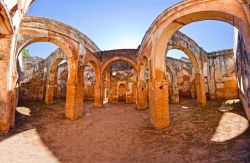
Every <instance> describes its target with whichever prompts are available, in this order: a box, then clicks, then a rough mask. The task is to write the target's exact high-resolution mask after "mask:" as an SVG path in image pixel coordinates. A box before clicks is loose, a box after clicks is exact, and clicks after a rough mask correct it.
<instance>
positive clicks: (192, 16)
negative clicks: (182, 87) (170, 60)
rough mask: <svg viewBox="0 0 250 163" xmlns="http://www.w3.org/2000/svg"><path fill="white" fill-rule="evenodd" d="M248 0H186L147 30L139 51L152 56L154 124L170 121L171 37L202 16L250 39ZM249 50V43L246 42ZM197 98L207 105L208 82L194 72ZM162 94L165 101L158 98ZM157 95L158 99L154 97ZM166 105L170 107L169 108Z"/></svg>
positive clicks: (152, 108)
mask: <svg viewBox="0 0 250 163" xmlns="http://www.w3.org/2000/svg"><path fill="white" fill-rule="evenodd" d="M246 5H247V2H246V1H240V0H228V1H225V0H209V1H207V0H198V1H197V0H189V1H183V2H181V3H178V4H176V5H174V6H173V7H170V8H168V9H167V10H165V11H164V12H163V13H162V14H161V15H159V16H158V17H157V18H156V20H155V21H154V22H153V24H152V25H151V26H150V28H149V30H148V31H147V33H146V35H145V36H144V39H143V41H142V44H141V47H140V50H139V52H138V55H139V57H138V59H139V60H140V59H141V57H140V56H143V55H148V58H150V59H152V73H153V74H152V77H153V82H152V83H151V85H150V87H152V88H155V89H153V90H152V91H153V94H154V99H151V100H150V119H151V122H152V123H153V124H154V126H155V128H158V129H161V128H165V127H167V126H169V125H170V117H169V104H168V102H167V98H168V89H167V85H168V84H167V81H166V79H164V72H165V54H166V49H167V46H168V43H169V41H170V39H171V37H172V36H173V35H174V33H175V32H176V31H178V30H179V29H180V28H181V27H183V26H185V25H187V24H190V23H192V22H197V21H202V20H218V21H223V22H227V23H229V24H231V25H233V26H235V27H237V28H238V29H239V30H240V31H241V32H242V33H243V34H244V36H245V37H246V44H247V45H249V43H250V18H249V17H248V15H247V14H248V13H247V9H246ZM247 51H250V46H247ZM195 78H196V80H195V85H196V91H197V92H198V94H197V102H198V105H200V106H205V105H206V100H205V97H206V96H205V92H204V91H202V90H203V89H204V87H205V82H204V79H203V76H202V74H200V73H196V74H195ZM159 98H161V99H162V100H163V101H166V102H165V103H163V102H162V100H161V102H160V101H159V100H157V99H159ZM155 99H156V100H155ZM166 108H167V109H166Z"/></svg>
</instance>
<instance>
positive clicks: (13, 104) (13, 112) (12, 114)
mask: <svg viewBox="0 0 250 163" xmlns="http://www.w3.org/2000/svg"><path fill="white" fill-rule="evenodd" d="M18 99H19V89H18V88H14V89H13V90H12V91H11V111H10V120H9V122H10V127H11V128H14V125H15V115H16V107H17V104H18Z"/></svg>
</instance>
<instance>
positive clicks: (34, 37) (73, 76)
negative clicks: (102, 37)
mask: <svg viewBox="0 0 250 163" xmlns="http://www.w3.org/2000/svg"><path fill="white" fill-rule="evenodd" d="M34 42H51V43H53V44H55V45H57V46H58V47H59V48H60V49H61V50H62V51H63V53H64V54H65V56H66V57H67V63H68V69H69V74H68V81H67V96H66V107H65V115H66V117H67V118H68V119H71V120H75V119H78V118H79V117H81V116H82V113H83V100H82V97H83V93H82V89H81V88H82V86H83V78H82V74H83V72H82V70H83V64H84V60H85V54H86V50H88V51H90V52H91V53H94V52H97V51H99V48H98V47H97V46H96V45H95V44H94V43H93V42H92V41H91V40H90V39H89V38H88V37H87V36H85V35H84V34H82V33H81V32H79V31H77V30H76V29H74V28H72V27H70V26H68V25H65V24H63V23H60V22H58V21H54V20H51V19H46V18H39V17H25V18H24V20H23V21H22V24H21V29H20V32H19V39H18V43H17V54H19V53H20V52H21V51H22V49H24V48H25V47H26V46H28V45H30V44H31V43H34ZM59 60H60V59H59ZM59 60H57V61H56V62H55V64H54V65H56V64H58V62H59ZM55 67H56V66H55ZM52 71H53V68H52Z"/></svg>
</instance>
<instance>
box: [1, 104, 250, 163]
mask: <svg viewBox="0 0 250 163" xmlns="http://www.w3.org/2000/svg"><path fill="white" fill-rule="evenodd" d="M64 106H65V102H64V101H62V100H56V103H55V104H53V105H49V106H46V105H45V104H43V103H42V102H35V101H24V102H22V104H21V106H20V107H18V108H17V114H16V126H15V128H14V129H12V130H11V131H10V133H9V134H8V135H0V151H1V152H0V162H1V163H6V162H25V163H28V162H32V163H34V162H35V163H37V162H50V163H51V162H63V163H64V162H65V163H68V162H81V163H82V162H87V163H92V162H154V163H156V162H178V163H181V162H250V136H249V135H250V129H249V128H248V121H247V120H246V118H245V116H244V114H243V113H242V111H241V106H240V104H239V103H236V104H227V105H226V107H227V106H228V107H231V108H234V110H232V111H229V112H219V111H218V109H219V108H221V105H220V104H218V103H211V102H210V103H209V106H208V107H207V108H205V109H201V108H198V107H196V104H195V101H193V100H183V102H182V103H181V104H179V105H171V106H170V111H171V126H170V127H169V128H167V129H164V130H160V131H156V130H154V129H153V127H152V126H151V124H150V123H149V117H148V113H149V110H144V111H139V110H136V109H135V105H132V104H122V103H119V104H105V106H104V108H103V109H94V108H93V103H92V102H85V103H84V114H85V115H84V116H83V117H82V118H81V119H79V120H77V121H73V122H72V121H68V120H66V119H65V118H64ZM222 110H223V109H222Z"/></svg>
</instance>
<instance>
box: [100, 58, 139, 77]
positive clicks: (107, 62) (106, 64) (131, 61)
mask: <svg viewBox="0 0 250 163" xmlns="http://www.w3.org/2000/svg"><path fill="white" fill-rule="evenodd" d="M118 61H124V62H126V63H128V64H130V65H131V66H133V68H134V69H135V71H136V72H138V67H137V64H136V62H135V61H133V60H131V59H129V58H126V57H113V58H111V59H109V60H107V61H106V62H104V63H102V66H101V74H103V72H104V71H105V69H106V67H107V66H108V65H111V64H112V63H115V62H118Z"/></svg>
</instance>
